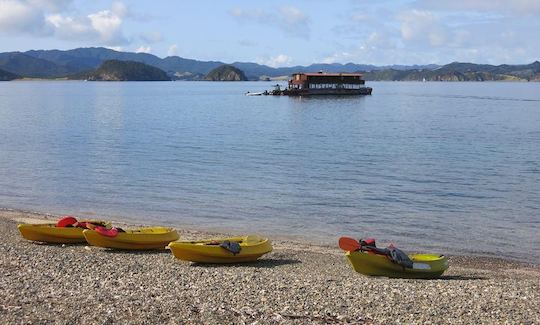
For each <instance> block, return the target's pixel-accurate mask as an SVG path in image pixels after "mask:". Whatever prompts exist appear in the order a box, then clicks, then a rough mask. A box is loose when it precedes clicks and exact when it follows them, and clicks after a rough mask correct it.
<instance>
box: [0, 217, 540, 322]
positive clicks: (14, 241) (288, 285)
mask: <svg viewBox="0 0 540 325" xmlns="http://www.w3.org/2000/svg"><path fill="white" fill-rule="evenodd" d="M56 219H57V216H51V215H43V214H36V213H29V212H21V211H11V210H0V279H1V280H0V319H2V322H5V323H7V324H35V323H44V324H48V323H55V324H77V323H81V324H126V323H128V324H158V323H159V324H184V323H185V324H200V323H204V324H228V323H231V324H242V323H249V324H251V323H254V322H257V323H258V324H261V323H262V324H275V323H277V324H280V323H284V324H288V323H295V324H307V323H321V324H322V323H324V324H342V323H343V324H387V323H405V324H411V323H419V324H429V323H437V324H441V323H452V324H460V323H463V324H477V323H484V324H495V323H516V324H538V323H540V266H538V265H527V264H523V263H517V262H513V261H505V260H500V259H494V258H485V257H472V256H451V257H450V269H449V270H448V271H447V272H446V273H445V275H444V276H443V277H442V278H441V279H437V280H406V279H387V278H373V277H366V276H363V275H361V274H358V273H356V272H354V271H353V270H352V268H351V267H350V266H349V265H348V263H347V261H346V259H345V257H344V256H343V252H341V251H340V250H339V249H338V248H337V247H325V246H315V245H310V244H307V243H295V242H292V241H274V242H273V244H274V251H273V252H272V253H270V254H267V255H265V256H264V257H263V258H262V259H261V260H260V261H258V262H256V263H246V264H240V265H229V266H221V265H200V264H192V263H188V262H182V261H179V260H176V259H175V258H174V257H173V256H172V254H171V253H170V252H169V251H168V250H163V251H154V252H126V251H116V250H108V249H102V248H97V247H91V246H86V245H84V244H82V245H49V244H39V243H33V242H29V241H27V240H25V239H23V238H22V237H21V236H20V234H19V233H18V231H17V228H16V224H17V223H18V222H39V221H41V222H43V220H56ZM179 233H180V236H181V238H183V239H195V238H205V237H208V236H210V237H215V236H217V235H218V234H208V233H203V232H198V231H189V230H182V229H179Z"/></svg>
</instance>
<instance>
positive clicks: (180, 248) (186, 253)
mask: <svg viewBox="0 0 540 325" xmlns="http://www.w3.org/2000/svg"><path fill="white" fill-rule="evenodd" d="M169 249H170V250H171V251H172V253H173V255H174V256H175V257H176V258H178V259H181V260H184V261H190V262H199V263H239V262H251V261H255V260H257V259H258V258H259V257H261V256H263V255H264V254H266V253H269V252H271V251H272V245H271V243H270V241H269V240H268V239H267V238H261V237H259V236H253V235H251V236H245V237H232V238H223V239H217V240H201V241H175V242H172V243H170V244H169Z"/></svg>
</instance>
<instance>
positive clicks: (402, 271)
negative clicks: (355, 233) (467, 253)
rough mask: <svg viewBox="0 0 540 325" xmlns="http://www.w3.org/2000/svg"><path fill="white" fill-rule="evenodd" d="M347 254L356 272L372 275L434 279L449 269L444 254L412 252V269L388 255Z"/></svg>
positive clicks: (356, 252)
mask: <svg viewBox="0 0 540 325" xmlns="http://www.w3.org/2000/svg"><path fill="white" fill-rule="evenodd" d="M345 256H347V259H348V260H349V263H350V264H351V265H352V267H353V269H354V270H355V271H356V272H358V273H362V274H364V275H370V276H385V277H389V278H408V279H433V278H438V277H440V276H441V275H442V274H443V273H444V271H446V270H447V269H448V259H447V257H446V256H444V255H434V254H411V255H409V258H410V259H411V260H412V261H413V268H412V269H410V268H404V267H403V266H400V265H398V264H396V263H393V262H392V261H390V259H388V257H386V256H382V255H376V254H371V253H367V252H360V251H355V252H347V253H346V254H345Z"/></svg>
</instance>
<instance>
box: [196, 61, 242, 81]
mask: <svg viewBox="0 0 540 325" xmlns="http://www.w3.org/2000/svg"><path fill="white" fill-rule="evenodd" d="M204 80H208V81H245V80H248V79H247V78H246V75H245V74H244V72H243V71H242V70H240V69H238V68H236V67H233V66H232V65H227V64H224V65H222V66H219V67H217V68H215V69H214V70H212V71H210V72H209V73H208V74H207V75H206V77H204Z"/></svg>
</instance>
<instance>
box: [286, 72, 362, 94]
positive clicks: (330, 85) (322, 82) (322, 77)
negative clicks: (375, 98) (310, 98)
mask: <svg viewBox="0 0 540 325" xmlns="http://www.w3.org/2000/svg"><path fill="white" fill-rule="evenodd" d="M365 83H366V82H365V80H364V79H362V75H361V74H359V73H323V72H322V71H320V72H318V73H294V74H293V75H292V78H291V79H290V80H289V86H288V88H287V89H286V90H284V91H283V95H290V96H295V95H296V96H304V95H305V96H307V95H371V91H372V88H371V87H366V86H365Z"/></svg>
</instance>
